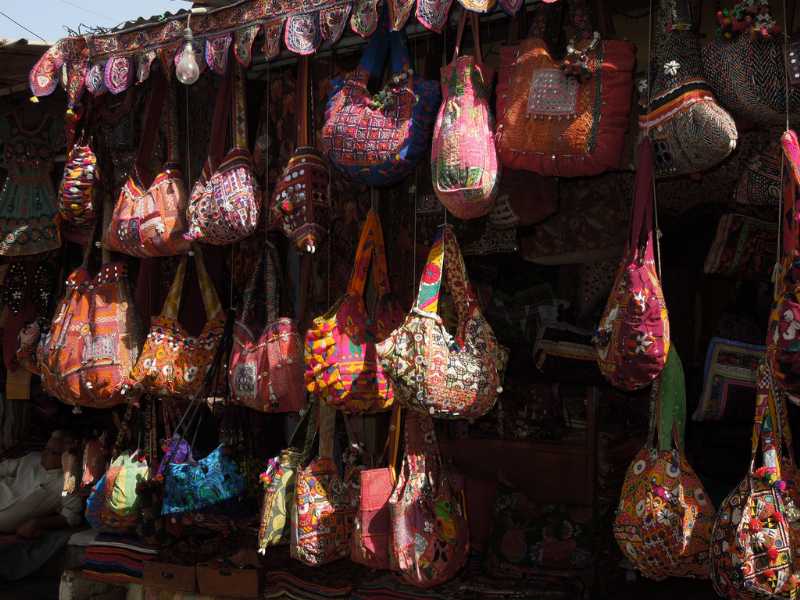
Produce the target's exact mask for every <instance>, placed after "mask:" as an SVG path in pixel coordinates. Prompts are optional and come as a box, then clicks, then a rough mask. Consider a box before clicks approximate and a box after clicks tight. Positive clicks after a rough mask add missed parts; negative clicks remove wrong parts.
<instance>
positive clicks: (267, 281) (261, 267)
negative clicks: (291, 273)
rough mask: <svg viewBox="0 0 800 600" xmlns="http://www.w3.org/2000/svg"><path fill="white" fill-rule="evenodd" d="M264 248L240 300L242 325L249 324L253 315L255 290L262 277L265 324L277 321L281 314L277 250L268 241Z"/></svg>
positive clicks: (280, 275)
mask: <svg viewBox="0 0 800 600" xmlns="http://www.w3.org/2000/svg"><path fill="white" fill-rule="evenodd" d="M264 246H265V249H264V254H262V255H261V257H260V258H259V261H258V264H257V265H256V268H255V271H253V274H252V275H251V276H250V280H249V281H248V282H247V288H245V291H244V296H243V298H242V313H241V317H240V318H241V321H242V322H243V323H249V319H250V316H251V315H252V314H253V309H254V308H255V299H256V290H257V288H258V282H259V280H260V279H261V278H262V277H263V282H264V296H265V306H266V309H267V310H266V313H267V315H266V316H267V324H269V323H274V322H275V321H277V320H278V317H279V316H280V313H281V304H280V298H281V296H280V287H281V282H282V281H283V279H282V276H283V275H282V271H281V268H280V257H279V256H278V249H277V248H276V247H275V245H274V244H273V243H272V242H270V241H269V240H267V241H266V242H265V244H264Z"/></svg>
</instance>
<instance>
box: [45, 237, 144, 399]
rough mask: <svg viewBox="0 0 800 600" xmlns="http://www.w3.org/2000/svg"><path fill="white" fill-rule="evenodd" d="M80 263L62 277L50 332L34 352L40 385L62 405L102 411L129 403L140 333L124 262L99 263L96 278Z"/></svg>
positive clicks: (87, 250) (85, 264)
mask: <svg viewBox="0 0 800 600" xmlns="http://www.w3.org/2000/svg"><path fill="white" fill-rule="evenodd" d="M93 247H94V244H93V243H90V244H89V245H88V246H87V248H86V253H85V254H84V259H83V263H82V264H81V266H80V267H78V268H77V269H76V270H75V271H73V272H72V273H71V274H70V276H69V277H68V278H67V289H66V293H65V295H64V298H62V300H61V302H60V303H59V304H58V307H57V308H56V312H55V316H54V317H53V320H52V323H51V325H50V331H49V332H47V334H46V335H45V336H43V338H42V340H41V342H40V346H39V350H38V364H39V371H40V375H41V377H42V386H43V387H44V389H45V390H46V391H47V392H48V393H49V394H51V395H53V396H55V397H56V398H58V399H59V400H61V401H62V402H64V403H66V404H72V405H74V406H76V407H77V406H89V407H92V408H108V407H110V406H114V405H116V404H120V403H122V402H125V401H126V400H128V399H130V396H131V394H129V393H128V391H129V386H128V379H127V377H128V373H130V370H131V367H132V366H133V365H134V364H135V362H136V358H137V355H138V353H139V346H140V344H141V340H142V337H141V331H140V325H139V320H138V317H137V316H136V310H135V308H134V306H133V299H132V297H131V293H130V289H129V287H128V273H127V268H126V266H125V264H124V263H118V262H104V264H103V265H102V266H101V268H100V271H99V272H98V273H97V275H94V276H92V275H91V273H90V272H89V268H88V264H89V255H90V251H91V249H92V248H93Z"/></svg>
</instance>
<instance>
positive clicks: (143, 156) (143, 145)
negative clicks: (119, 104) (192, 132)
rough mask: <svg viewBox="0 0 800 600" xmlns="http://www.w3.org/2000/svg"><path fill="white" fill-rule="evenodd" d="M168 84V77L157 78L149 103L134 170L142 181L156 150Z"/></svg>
mask: <svg viewBox="0 0 800 600" xmlns="http://www.w3.org/2000/svg"><path fill="white" fill-rule="evenodd" d="M168 83H169V82H168V81H167V78H166V76H164V75H161V76H160V77H159V76H156V78H155V81H154V82H153V88H152V90H151V92H150V98H149V99H148V101H147V109H146V110H147V112H146V113H145V119H144V127H143V133H142V138H141V140H139V149H138V150H137V152H136V160H135V161H134V169H135V170H136V172H137V174H138V175H139V179H142V174H143V173H145V172H146V163H147V161H148V160H149V159H150V157H151V156H152V154H153V150H155V145H156V138H157V136H158V130H159V124H160V122H161V111H162V110H163V108H164V101H165V99H166V97H167V86H168Z"/></svg>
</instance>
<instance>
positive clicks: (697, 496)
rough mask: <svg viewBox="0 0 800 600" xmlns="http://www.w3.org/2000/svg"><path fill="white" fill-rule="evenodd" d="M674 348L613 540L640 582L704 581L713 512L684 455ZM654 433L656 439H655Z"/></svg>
mask: <svg viewBox="0 0 800 600" xmlns="http://www.w3.org/2000/svg"><path fill="white" fill-rule="evenodd" d="M683 377H684V375H683V367H682V366H681V364H680V358H678V354H677V352H676V351H675V349H674V347H673V348H672V349H670V357H669V360H668V361H667V365H666V367H665V368H664V371H663V372H662V373H661V377H660V378H659V379H658V380H657V381H656V382H655V383H654V384H653V388H652V390H651V408H650V410H651V414H650V433H649V436H648V440H647V444H646V445H645V447H644V448H642V449H641V450H640V451H639V453H638V454H637V455H636V457H635V458H634V459H633V462H632V463H631V465H630V467H628V472H627V474H626V475H625V481H624V483H623V484H622V493H621V495H620V499H619V508H618V509H617V516H616V519H615V520H614V537H615V538H616V540H617V544H619V547H620V550H622V553H623V554H624V555H625V557H626V558H627V559H628V560H629V561H630V562H631V563H632V564H633V565H634V566H635V567H636V569H637V570H639V571H640V572H641V573H642V574H643V575H644V576H645V577H648V578H650V579H656V580H661V579H664V578H666V577H699V578H706V577H708V562H709V557H708V549H709V543H710V541H711V527H712V525H713V523H714V507H713V506H712V504H711V500H710V499H709V498H708V495H707V494H706V492H705V489H704V488H703V484H702V483H701V482H700V479H699V478H698V477H697V475H696V474H695V472H694V470H693V469H692V467H691V465H690V464H689V462H688V461H687V460H686V455H685V454H684V452H683V427H684V424H685V418H686V388H685V381H684V378H683ZM656 432H658V440H656Z"/></svg>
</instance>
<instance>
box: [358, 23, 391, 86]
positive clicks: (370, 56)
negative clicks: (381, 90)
mask: <svg viewBox="0 0 800 600" xmlns="http://www.w3.org/2000/svg"><path fill="white" fill-rule="evenodd" d="M388 54H389V32H388V31H387V25H386V23H385V20H384V19H381V22H380V23H378V28H377V30H376V31H375V33H373V34H372V36H370V38H369V42H367V47H366V48H364V53H363V54H362V55H361V60H360V61H359V63H358V71H359V74H360V76H361V78H362V79H363V80H364V83H365V84H366V82H367V81H369V80H370V79H374V78H377V77H380V76H381V75H382V74H383V67H384V65H385V64H386V56H387V55H388Z"/></svg>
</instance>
